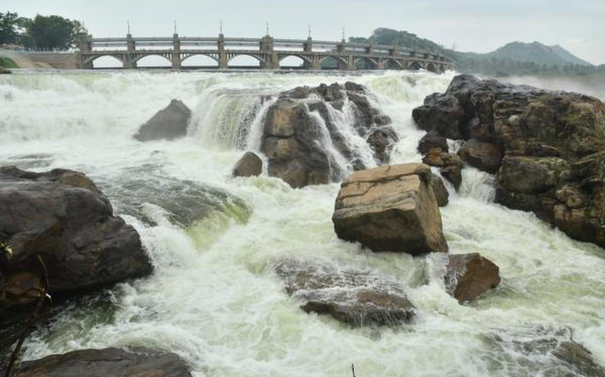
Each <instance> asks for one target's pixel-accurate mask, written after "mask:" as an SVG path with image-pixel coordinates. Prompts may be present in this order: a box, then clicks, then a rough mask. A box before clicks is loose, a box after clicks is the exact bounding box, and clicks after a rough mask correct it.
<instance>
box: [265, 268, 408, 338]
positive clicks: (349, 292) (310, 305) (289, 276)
mask: <svg viewBox="0 0 605 377" xmlns="http://www.w3.org/2000/svg"><path fill="white" fill-rule="evenodd" d="M274 269H275V272H276V273H277V275H278V276H279V277H280V278H281V279H282V280H284V282H285V283H286V292H288V294H290V295H292V296H293V297H294V298H296V299H298V300H300V301H301V302H302V304H301V306H300V307H301V309H303V310H304V311H306V312H314V313H319V314H330V315H332V317H334V318H335V319H337V320H339V321H341V322H345V323H348V324H351V325H354V326H363V325H371V324H376V325H387V326H394V325H397V324H399V323H401V322H409V321H411V320H412V319H413V318H414V315H415V307H414V305H412V303H411V302H410V301H409V300H408V299H407V297H406V295H405V293H404V292H403V290H402V289H401V287H400V286H399V285H398V284H397V283H394V282H392V281H389V280H386V279H384V278H381V277H379V276H378V275H375V274H373V273H370V272H368V271H362V270H357V269H353V268H341V267H336V266H334V265H331V264H330V263H312V262H304V261H298V260H293V259H287V260H283V261H280V262H278V263H276V264H275V266H274Z"/></svg>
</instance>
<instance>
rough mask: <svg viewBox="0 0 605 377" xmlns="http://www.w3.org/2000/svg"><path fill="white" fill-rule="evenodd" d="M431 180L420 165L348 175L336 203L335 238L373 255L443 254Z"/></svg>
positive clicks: (444, 243) (384, 167)
mask: <svg viewBox="0 0 605 377" xmlns="http://www.w3.org/2000/svg"><path fill="white" fill-rule="evenodd" d="M431 180H432V173H431V171H430V168H429V167H428V166H427V165H424V164H418V163H416V164H403V165H391V166H382V167H378V168H375V169H371V170H362V171H358V172H355V173H353V174H351V176H350V177H349V179H347V180H346V181H345V182H343V183H342V185H341V188H340V192H339V193H338V197H337V198H336V205H335V210H334V215H333V216H332V221H333V223H334V230H335V231H336V234H337V235H338V237H339V238H341V239H343V240H346V241H352V242H359V243H361V244H362V245H363V246H365V247H368V248H370V249H371V250H373V251H392V252H405V253H409V254H412V255H419V254H424V253H428V252H432V251H437V252H446V251H447V250H448V247H447V243H446V241H445V238H444V236H443V232H442V223H441V214H440V212H439V207H438V203H437V199H436V198H435V194H434V193H433V189H432V187H431Z"/></svg>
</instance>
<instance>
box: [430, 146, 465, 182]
mask: <svg viewBox="0 0 605 377" xmlns="http://www.w3.org/2000/svg"><path fill="white" fill-rule="evenodd" d="M422 162H423V163H425V164H427V165H429V166H435V167H438V168H440V169H439V172H440V173H441V176H442V177H443V178H445V179H447V180H448V181H449V182H450V183H452V184H453V185H454V188H455V189H456V190H458V189H459V188H460V185H461V184H462V160H461V159H460V157H459V156H458V155H457V154H454V153H446V152H443V151H442V150H441V149H439V148H435V149H431V150H430V151H429V153H428V154H427V155H426V156H424V157H423V158H422Z"/></svg>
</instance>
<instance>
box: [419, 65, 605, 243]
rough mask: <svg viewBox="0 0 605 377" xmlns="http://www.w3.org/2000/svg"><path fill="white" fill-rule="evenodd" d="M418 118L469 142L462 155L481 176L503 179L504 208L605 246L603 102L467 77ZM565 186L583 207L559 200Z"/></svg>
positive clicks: (499, 192)
mask: <svg viewBox="0 0 605 377" xmlns="http://www.w3.org/2000/svg"><path fill="white" fill-rule="evenodd" d="M414 114H415V115H414V119H415V121H416V122H417V123H418V126H419V127H420V128H421V129H423V130H433V131H435V132H436V133H437V134H439V135H440V136H442V137H448V138H452V137H454V138H459V139H464V140H469V142H468V143H467V147H465V148H463V149H462V150H461V151H460V154H461V156H462V157H463V159H464V160H466V161H467V162H469V164H471V165H473V166H475V167H477V168H479V169H481V170H484V171H488V172H491V173H494V172H498V187H497V189H496V201H497V202H498V203H500V204H503V205H506V206H508V207H511V208H515V209H523V210H527V211H532V212H534V213H535V214H536V215H538V216H539V217H540V218H542V219H543V220H545V221H548V222H550V223H551V224H554V225H556V226H557V227H559V228H560V229H561V230H562V231H564V232H565V233H566V234H567V235H569V236H570V237H572V238H575V239H578V240H581V241H588V242H593V243H595V244H597V245H599V246H601V247H605V201H604V200H603V198H605V153H604V152H603V151H604V150H605V133H604V131H603V129H605V104H603V103H602V102H601V101H599V100H598V99H596V98H593V97H589V96H586V95H582V94H577V93H566V92H553V91H548V90H541V89H536V88H532V87H529V86H515V85H510V84H503V83H500V82H497V81H495V80H479V79H477V78H475V77H472V76H467V75H462V76H457V77H455V78H454V80H453V81H452V82H451V84H450V86H449V87H448V89H447V91H446V92H445V93H444V94H433V95H430V96H428V97H427V98H426V100H425V104H424V105H423V106H421V107H419V108H418V109H416V110H415V111H414ZM471 140H475V141H471ZM471 143H472V144H471ZM481 143H487V144H481ZM471 147H472V148H471ZM500 152H501V153H502V156H503V159H502V160H501V162H502V165H501V167H500V169H499V170H498V167H497V166H498V164H497V161H498V160H499V153H500ZM433 157H435V156H433ZM447 169H448V170H450V171H449V172H444V170H445V168H443V169H442V170H441V174H442V175H443V176H446V175H452V176H454V177H456V176H457V170H458V168H457V167H448V168H447ZM454 180H456V178H454ZM563 187H569V188H571V189H573V190H574V191H577V192H578V195H579V197H582V198H583V200H582V207H578V206H577V205H575V204H572V205H574V206H575V207H574V208H571V207H568V206H567V204H566V203H562V202H560V200H559V198H558V197H557V195H556V193H557V192H558V191H559V190H561V189H562V188H563Z"/></svg>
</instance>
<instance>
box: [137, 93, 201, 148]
mask: <svg viewBox="0 0 605 377" xmlns="http://www.w3.org/2000/svg"><path fill="white" fill-rule="evenodd" d="M190 120H191V110H189V108H188V107H187V106H186V105H185V104H184V103H183V102H181V101H179V100H176V99H173V100H172V101H171V102H170V104H169V105H168V106H167V107H166V108H164V109H163V110H160V111H158V112H157V113H156V114H155V115H154V116H153V117H151V119H149V120H148V121H147V123H145V124H144V125H142V126H141V127H140V128H139V131H138V132H137V133H136V135H134V138H135V139H137V140H138V141H150V140H160V139H165V140H174V139H178V138H180V137H184V136H186V135H187V127H188V126H189V121H190Z"/></svg>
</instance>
